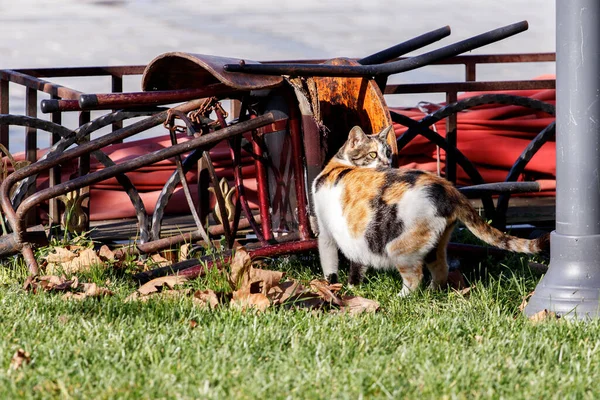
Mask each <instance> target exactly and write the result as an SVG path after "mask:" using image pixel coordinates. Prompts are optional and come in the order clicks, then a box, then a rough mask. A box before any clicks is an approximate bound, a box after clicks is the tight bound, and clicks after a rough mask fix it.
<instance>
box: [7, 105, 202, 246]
mask: <svg viewBox="0 0 600 400" xmlns="http://www.w3.org/2000/svg"><path fill="white" fill-rule="evenodd" d="M201 104H202V101H201V100H194V101H190V102H188V103H185V104H182V105H180V106H178V107H176V109H179V110H182V111H191V110H194V109H196V108H198V107H199V106H200V105H201ZM8 117H10V116H8ZM166 118H167V111H163V112H160V113H158V114H155V115H153V116H152V117H149V118H146V119H145V120H142V121H139V122H136V123H133V124H131V125H129V126H127V127H125V128H123V129H119V130H118V131H115V132H112V133H110V134H108V135H105V136H102V137H100V138H98V139H95V140H92V141H90V142H88V143H85V144H83V145H81V146H77V147H75V148H73V149H71V150H66V151H64V152H62V153H60V154H58V155H57V156H55V157H52V158H49V159H46V160H39V161H38V162H36V163H34V164H31V165H29V166H27V167H25V168H22V169H20V170H18V171H15V172H13V173H12V174H10V175H9V176H8V177H7V178H6V179H5V180H4V181H3V182H2V184H1V185H0V205H1V206H2V210H3V212H4V215H5V216H6V218H7V219H8V221H9V223H10V225H11V227H12V228H13V231H16V230H15V229H16V227H17V225H18V221H17V219H16V213H15V210H14V209H13V207H12V204H11V202H10V199H9V193H10V190H11V188H12V186H13V185H15V184H16V183H17V182H19V181H20V180H22V179H24V178H27V177H29V176H33V175H37V174H39V173H40V172H42V171H45V170H47V169H50V168H52V167H54V166H56V165H59V164H62V163H64V162H67V161H69V160H72V159H75V158H77V157H80V156H81V155H83V154H87V153H90V152H92V151H95V150H99V149H101V148H102V147H104V146H107V145H109V144H112V143H114V142H116V141H118V140H123V139H125V138H127V137H130V136H133V135H135V134H137V133H140V132H143V131H145V130H147V129H150V128H152V127H154V126H156V125H159V124H161V123H163V122H164V120H165V119H166ZM42 122H46V121H42ZM65 129H66V128H65ZM16 232H17V234H19V235H20V234H22V232H19V231H16Z"/></svg>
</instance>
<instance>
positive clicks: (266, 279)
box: [250, 267, 285, 295]
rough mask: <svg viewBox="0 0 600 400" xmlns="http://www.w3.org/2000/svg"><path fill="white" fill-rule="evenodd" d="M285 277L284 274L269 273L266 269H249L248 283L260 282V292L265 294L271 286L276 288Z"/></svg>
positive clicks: (277, 272)
mask: <svg viewBox="0 0 600 400" xmlns="http://www.w3.org/2000/svg"><path fill="white" fill-rule="evenodd" d="M284 275H285V273H284V272H279V271H271V270H268V269H258V268H252V267H251V268H250V283H255V282H262V284H261V285H260V292H261V293H262V294H265V295H266V294H267V293H268V292H269V290H270V289H271V288H272V287H273V286H277V285H278V284H279V281H281V279H282V278H283V276H284Z"/></svg>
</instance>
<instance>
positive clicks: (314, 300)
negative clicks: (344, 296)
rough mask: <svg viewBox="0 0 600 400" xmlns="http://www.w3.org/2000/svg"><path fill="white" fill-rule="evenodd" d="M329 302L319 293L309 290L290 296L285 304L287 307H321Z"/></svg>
mask: <svg viewBox="0 0 600 400" xmlns="http://www.w3.org/2000/svg"><path fill="white" fill-rule="evenodd" d="M329 304H330V303H326V302H325V300H323V298H322V297H321V296H320V295H319V294H317V293H313V292H309V291H307V292H302V293H299V294H296V295H293V296H291V297H289V298H288V299H287V300H286V302H285V303H284V304H283V305H284V306H286V307H296V308H308V309H321V308H323V307H324V306H325V305H329Z"/></svg>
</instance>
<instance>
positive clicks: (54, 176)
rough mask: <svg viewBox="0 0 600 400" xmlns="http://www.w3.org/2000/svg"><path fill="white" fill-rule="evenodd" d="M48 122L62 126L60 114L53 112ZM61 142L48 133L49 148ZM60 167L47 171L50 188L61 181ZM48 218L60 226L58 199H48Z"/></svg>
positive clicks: (59, 137) (54, 134)
mask: <svg viewBox="0 0 600 400" xmlns="http://www.w3.org/2000/svg"><path fill="white" fill-rule="evenodd" d="M52 98H53V99H56V100H58V99H59V98H58V96H56V95H52ZM50 120H51V121H52V122H53V123H55V124H56V125H62V113H60V112H54V113H52V115H51V116H50ZM60 140H61V135H60V134H59V133H58V132H50V148H52V147H53V146H55V145H56V144H57V143H58V142H59V141H60ZM60 173H61V172H60V166H59V165H57V166H56V167H54V168H50V169H49V170H48V185H49V186H50V187H52V186H54V185H57V184H59V183H60V181H61V176H60ZM48 217H49V218H50V221H51V224H60V209H59V202H58V199H50V201H49V202H48Z"/></svg>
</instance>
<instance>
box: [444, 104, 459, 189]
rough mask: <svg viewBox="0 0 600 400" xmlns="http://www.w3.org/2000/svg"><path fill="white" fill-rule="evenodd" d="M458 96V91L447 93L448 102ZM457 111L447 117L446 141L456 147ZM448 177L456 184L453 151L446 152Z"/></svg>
mask: <svg viewBox="0 0 600 400" xmlns="http://www.w3.org/2000/svg"><path fill="white" fill-rule="evenodd" d="M457 98H458V96H457V94H456V92H448V93H446V104H452V103H456V100H457ZM456 125H457V116H456V113H453V114H451V115H449V116H448V117H447V118H446V143H448V148H453V149H455V148H456V141H457V137H456ZM446 179H447V180H449V181H450V182H452V183H454V184H456V158H455V157H454V153H453V152H446Z"/></svg>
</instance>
